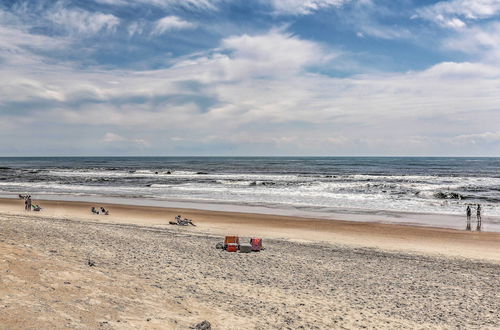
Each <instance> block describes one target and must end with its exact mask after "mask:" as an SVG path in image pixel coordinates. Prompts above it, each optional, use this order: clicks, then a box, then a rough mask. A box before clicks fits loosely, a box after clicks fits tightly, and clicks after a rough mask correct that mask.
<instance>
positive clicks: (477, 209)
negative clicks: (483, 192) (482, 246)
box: [476, 204, 482, 230]
mask: <svg viewBox="0 0 500 330" xmlns="http://www.w3.org/2000/svg"><path fill="white" fill-rule="evenodd" d="M476 217H477V228H476V229H477V230H481V222H482V221H481V220H482V219H481V204H477V208H476Z"/></svg>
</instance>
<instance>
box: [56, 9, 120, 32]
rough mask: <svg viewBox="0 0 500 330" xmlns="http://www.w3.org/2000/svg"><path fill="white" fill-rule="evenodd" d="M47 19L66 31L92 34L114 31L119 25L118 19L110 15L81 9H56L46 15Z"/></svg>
mask: <svg viewBox="0 0 500 330" xmlns="http://www.w3.org/2000/svg"><path fill="white" fill-rule="evenodd" d="M47 19H49V20H50V21H52V22H53V23H56V24H58V25H61V26H63V27H65V28H67V29H68V30H73V31H76V32H78V33H92V34H94V33H97V32H100V31H110V30H114V29H115V28H116V27H117V26H118V24H119V23H120V20H119V19H118V17H116V16H114V15H112V14H104V13H100V12H89V11H86V10H82V9H67V8H64V7H56V9H55V10H54V11H53V12H52V13H49V14H48V15H47Z"/></svg>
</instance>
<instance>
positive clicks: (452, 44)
mask: <svg viewBox="0 0 500 330" xmlns="http://www.w3.org/2000/svg"><path fill="white" fill-rule="evenodd" d="M443 44H444V46H445V47H446V48H449V49H453V50H459V51H461V52H463V53H467V54H474V55H477V56H479V57H480V58H481V60H482V61H485V62H489V63H500V22H492V23H488V24H484V25H481V26H473V27H469V28H466V29H463V30H462V31H461V33H460V34H457V35H454V36H451V37H448V38H446V39H445V40H444V41H443Z"/></svg>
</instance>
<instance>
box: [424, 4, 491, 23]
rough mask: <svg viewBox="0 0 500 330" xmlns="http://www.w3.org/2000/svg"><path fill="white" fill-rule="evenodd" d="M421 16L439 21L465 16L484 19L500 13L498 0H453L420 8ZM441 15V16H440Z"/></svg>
mask: <svg viewBox="0 0 500 330" xmlns="http://www.w3.org/2000/svg"><path fill="white" fill-rule="evenodd" d="M419 13H420V15H421V16H423V17H425V18H427V19H431V20H433V19H437V20H438V21H439V20H441V19H444V18H450V17H456V16H459V17H463V18H464V19H470V20H476V19H484V18H489V17H492V16H495V15H497V14H498V13H500V1H498V0H452V1H441V2H438V3H436V4H433V5H430V6H426V7H424V8H421V9H420V10H419ZM440 15H441V18H440V17H439V16H440Z"/></svg>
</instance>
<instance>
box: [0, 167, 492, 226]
mask: <svg viewBox="0 0 500 330" xmlns="http://www.w3.org/2000/svg"><path fill="white" fill-rule="evenodd" d="M499 169H500V158H421V157H417V158H416V157H403V158H397V157H319V158H312V157H276V158H273V157H61V158H58V157H47V158H0V193H3V194H7V195H8V194H18V193H30V194H36V195H37V196H44V195H61V196H62V195H64V196H68V195H69V196H80V197H83V196H94V197H100V196H103V197H104V196H106V197H115V198H127V199H131V198H132V199H134V198H135V199H141V200H148V199H154V200H157V201H174V200H175V201H190V202H198V203H200V202H203V203H213V204H231V205H240V206H254V207H264V208H268V209H281V210H285V209H292V210H295V211H296V212H306V213H308V214H309V213H313V214H314V212H317V213H318V215H319V213H326V214H328V213H335V212H338V211H339V210H340V211H341V212H344V211H345V210H349V212H350V213H357V212H356V210H360V211H362V212H368V213H371V212H370V211H373V212H377V211H384V212H386V213H391V212H392V213H397V212H409V213H422V214H423V213H431V214H432V213H434V214H447V215H456V216H462V215H463V214H464V210H465V207H466V204H477V203H480V204H481V205H482V209H483V213H484V215H485V220H486V218H487V217H488V216H490V217H492V218H494V217H500V170H499ZM349 212H348V213H349ZM456 221H459V220H456ZM430 222H431V225H432V221H430Z"/></svg>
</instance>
